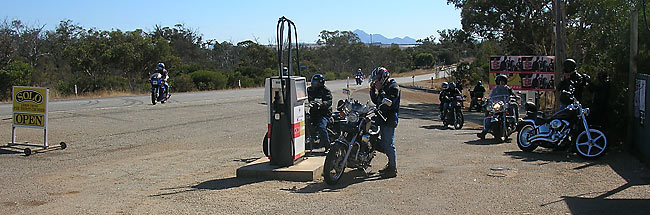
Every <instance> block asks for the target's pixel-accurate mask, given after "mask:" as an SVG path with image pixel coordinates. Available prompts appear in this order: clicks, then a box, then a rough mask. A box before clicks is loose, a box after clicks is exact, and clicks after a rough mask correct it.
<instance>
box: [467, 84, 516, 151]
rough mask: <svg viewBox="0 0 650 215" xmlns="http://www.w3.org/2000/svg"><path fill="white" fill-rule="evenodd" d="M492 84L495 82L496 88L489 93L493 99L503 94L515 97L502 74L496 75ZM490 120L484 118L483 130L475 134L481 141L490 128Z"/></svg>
mask: <svg viewBox="0 0 650 215" xmlns="http://www.w3.org/2000/svg"><path fill="white" fill-rule="evenodd" d="M494 82H496V84H497V86H496V87H494V89H492V92H491V93H490V97H493V96H495V95H504V94H509V95H510V96H516V94H515V92H514V91H513V90H512V88H511V87H510V86H508V85H507V84H508V76H505V75H503V74H501V75H497V77H495V78H494ZM510 108H512V109H516V107H512V106H510ZM515 112H516V111H512V113H515ZM490 123H491V122H490V118H489V117H486V118H485V119H484V120H483V130H482V131H481V133H478V134H476V136H478V137H479V138H481V139H484V138H485V134H487V133H488V129H489V128H490Z"/></svg>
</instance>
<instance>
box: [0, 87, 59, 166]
mask: <svg viewBox="0 0 650 215" xmlns="http://www.w3.org/2000/svg"><path fill="white" fill-rule="evenodd" d="M49 93H50V90H49V89H47V88H43V87H24V86H14V87H13V89H12V93H11V96H12V100H13V107H12V109H13V111H12V124H11V142H10V143H9V144H8V145H9V146H15V145H21V146H32V147H40V148H41V149H40V150H44V149H48V148H49V145H48V142H47V121H48V120H47V118H48V117H47V113H48V103H49ZM17 127H23V128H36V129H43V145H36V144H28V143H27V142H24V143H17V142H16V128H17ZM59 145H60V147H61V149H65V148H66V145H65V143H64V142H61V143H60V144H59ZM34 151H35V150H34ZM24 152H25V155H30V154H31V153H32V150H31V149H30V148H25V149H24Z"/></svg>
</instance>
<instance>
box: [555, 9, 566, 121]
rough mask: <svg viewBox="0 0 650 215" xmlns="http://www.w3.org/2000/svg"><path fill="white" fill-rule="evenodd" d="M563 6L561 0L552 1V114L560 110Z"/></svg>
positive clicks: (562, 60) (564, 24) (563, 37)
mask: <svg viewBox="0 0 650 215" xmlns="http://www.w3.org/2000/svg"><path fill="white" fill-rule="evenodd" d="M563 9H564V4H562V0H553V14H554V15H555V29H554V30H555V80H556V81H555V82H554V84H555V105H553V110H554V112H555V111H557V110H558V109H559V108H560V91H559V90H558V86H559V84H560V81H562V74H563V69H564V65H563V63H564V59H566V30H565V27H566V23H565V19H564V17H565V16H564V10H563Z"/></svg>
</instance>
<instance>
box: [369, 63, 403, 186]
mask: <svg viewBox="0 0 650 215" xmlns="http://www.w3.org/2000/svg"><path fill="white" fill-rule="evenodd" d="M389 77H390V73H388V70H387V69H386V68H384V67H377V68H375V69H374V70H373V71H372V73H371V74H370V81H371V82H370V99H371V100H372V102H373V103H375V105H378V106H379V110H380V111H381V113H382V115H383V116H384V117H386V120H384V119H382V118H381V117H379V118H378V119H377V125H379V127H380V130H379V131H380V133H381V142H382V145H383V148H384V153H386V156H387V157H388V164H387V165H386V167H385V168H384V169H382V170H380V171H379V173H380V174H381V176H382V177H383V178H393V177H396V176H397V155H396V150H395V143H394V142H395V128H396V127H397V120H398V118H399V104H400V97H401V93H400V89H399V86H398V85H397V82H395V80H394V79H389Z"/></svg>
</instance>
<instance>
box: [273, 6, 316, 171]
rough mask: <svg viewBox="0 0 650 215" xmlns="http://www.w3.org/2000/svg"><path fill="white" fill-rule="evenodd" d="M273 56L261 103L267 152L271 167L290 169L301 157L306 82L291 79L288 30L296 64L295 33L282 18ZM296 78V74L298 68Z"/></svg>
mask: <svg viewBox="0 0 650 215" xmlns="http://www.w3.org/2000/svg"><path fill="white" fill-rule="evenodd" d="M285 25H286V26H287V28H288V30H287V32H288V37H287V44H288V47H287V50H286V52H287V58H286V62H287V64H286V65H287V66H288V72H287V74H284V72H283V71H282V70H283V69H282V68H283V66H282V65H283V54H284V52H285V48H284V46H283V45H284V42H285V41H284V28H285ZM276 30H277V44H278V45H277V53H278V76H275V77H270V78H267V79H266V82H265V94H264V97H265V100H266V104H267V105H268V111H269V113H268V136H267V138H268V139H269V140H268V143H269V144H268V149H267V150H268V152H269V159H270V161H271V165H275V166H291V165H293V164H295V163H297V162H299V161H300V160H302V158H303V156H304V155H305V101H306V100H307V81H306V79H305V77H301V76H294V75H293V51H294V50H292V35H291V33H292V30H294V31H293V32H295V33H294V35H293V36H294V37H293V39H295V43H296V44H295V52H296V61H297V63H298V65H300V61H299V58H298V56H299V55H298V32H297V29H296V25H295V24H294V23H293V22H292V21H291V20H289V19H287V18H286V17H284V16H283V17H281V18H280V19H279V20H278V24H277V27H276ZM297 68H298V74H300V66H298V67H297Z"/></svg>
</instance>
